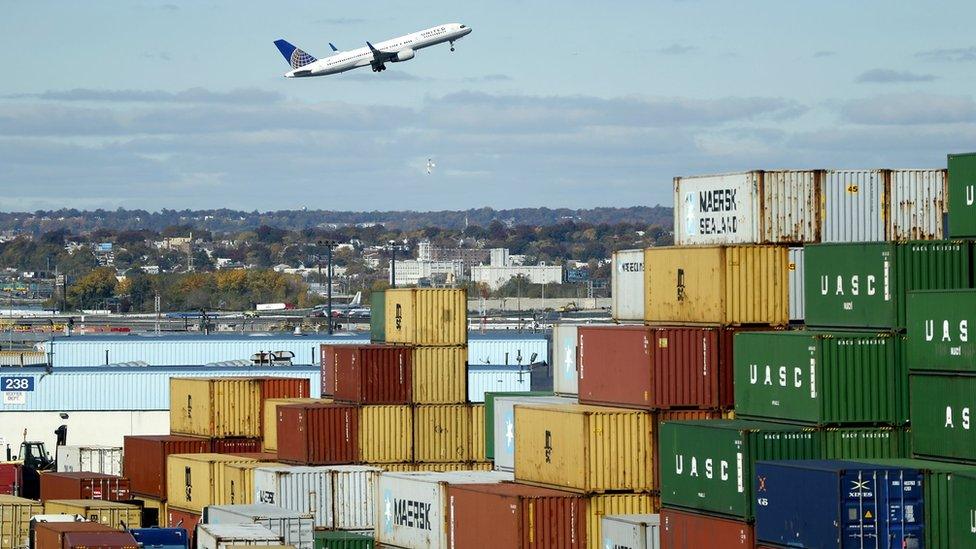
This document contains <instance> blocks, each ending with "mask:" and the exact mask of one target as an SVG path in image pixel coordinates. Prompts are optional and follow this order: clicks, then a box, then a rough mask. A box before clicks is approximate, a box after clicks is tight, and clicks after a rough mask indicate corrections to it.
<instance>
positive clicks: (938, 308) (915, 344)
mask: <svg viewBox="0 0 976 549" xmlns="http://www.w3.org/2000/svg"><path fill="white" fill-rule="evenodd" d="M974 311H976V291H973V290H929V291H914V292H908V311H907V315H908V326H907V327H908V334H909V338H908V344H907V346H908V360H909V367H910V369H911V370H920V371H921V370H926V371H942V372H956V373H969V374H972V373H976V345H970V343H969V321H970V320H974V319H976V315H974ZM974 326H976V322H974Z"/></svg>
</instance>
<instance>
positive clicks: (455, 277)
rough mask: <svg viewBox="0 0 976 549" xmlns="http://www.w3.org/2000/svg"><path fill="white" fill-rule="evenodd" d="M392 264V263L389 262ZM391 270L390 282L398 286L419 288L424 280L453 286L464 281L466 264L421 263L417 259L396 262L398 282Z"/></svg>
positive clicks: (456, 262)
mask: <svg viewBox="0 0 976 549" xmlns="http://www.w3.org/2000/svg"><path fill="white" fill-rule="evenodd" d="M389 263H392V262H389ZM392 271H393V269H390V274H389V277H388V280H389V282H390V284H394V285H396V286H417V285H418V284H420V283H421V281H422V280H425V281H435V282H440V281H441V280H443V281H444V282H443V283H442V284H453V283H456V282H458V281H460V280H463V279H464V263H463V262H461V261H420V260H416V259H407V260H402V261H400V260H398V261H397V262H396V280H395V281H394V280H393V272H392Z"/></svg>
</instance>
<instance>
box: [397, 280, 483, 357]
mask: <svg viewBox="0 0 976 549" xmlns="http://www.w3.org/2000/svg"><path fill="white" fill-rule="evenodd" d="M385 293H386V305H385V308H386V310H385V311H384V312H385V314H386V327H385V330H386V341H387V342H389V343H408V344H413V345H464V344H466V343H467V341H468V299H467V292H466V291H465V290H463V289H433V288H423V289H421V288H397V289H389V290H386V292H385Z"/></svg>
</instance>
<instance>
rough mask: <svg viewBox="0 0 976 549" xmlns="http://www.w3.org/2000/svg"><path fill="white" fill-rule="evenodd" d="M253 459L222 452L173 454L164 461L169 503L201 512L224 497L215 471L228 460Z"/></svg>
mask: <svg viewBox="0 0 976 549" xmlns="http://www.w3.org/2000/svg"><path fill="white" fill-rule="evenodd" d="M254 461H256V460H253V459H250V458H242V457H237V456H231V455H225V454H172V455H170V456H169V457H168V458H167V460H166V484H167V489H166V496H167V499H168V501H169V504H170V506H172V507H176V508H179V509H183V510H185V511H192V512H195V513H202V512H203V509H204V508H205V507H206V506H208V505H214V504H216V503H219V502H220V501H221V500H222V498H223V486H222V484H221V483H220V482H219V481H218V475H219V473H218V471H219V469H221V468H222V466H223V465H224V464H227V463H250V462H254Z"/></svg>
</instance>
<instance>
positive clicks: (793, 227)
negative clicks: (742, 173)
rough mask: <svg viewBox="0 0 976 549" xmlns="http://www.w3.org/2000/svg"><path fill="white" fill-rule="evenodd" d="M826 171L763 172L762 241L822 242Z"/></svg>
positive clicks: (779, 242)
mask: <svg viewBox="0 0 976 549" xmlns="http://www.w3.org/2000/svg"><path fill="white" fill-rule="evenodd" d="M823 180H824V171H823V170H774V171H764V172H762V219H761V228H762V240H761V241H762V242H763V243H769V244H783V243H800V242H819V241H820V203H821V192H822V189H821V187H822V186H823Z"/></svg>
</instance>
